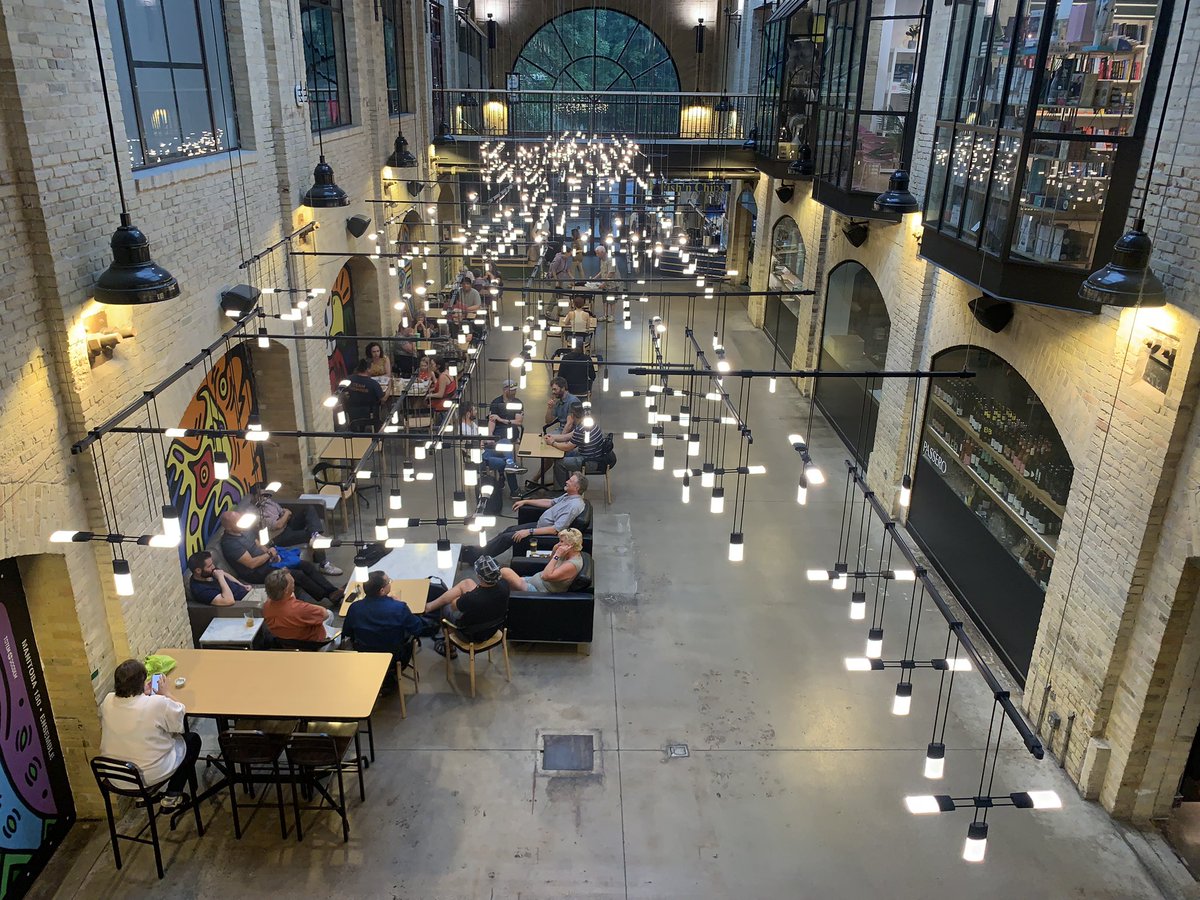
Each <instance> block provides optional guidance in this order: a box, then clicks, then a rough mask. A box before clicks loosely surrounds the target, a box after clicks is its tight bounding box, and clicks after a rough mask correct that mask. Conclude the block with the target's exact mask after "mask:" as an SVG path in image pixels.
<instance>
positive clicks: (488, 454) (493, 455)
mask: <svg viewBox="0 0 1200 900" xmlns="http://www.w3.org/2000/svg"><path fill="white" fill-rule="evenodd" d="M483 464H484V465H485V466H487V467H488V468H489V469H492V470H493V471H495V473H496V474H497V475H500V474H501V473H503V472H504V468H505V466H515V465H516V464H517V463H516V458H515V457H514V456H513V455H512V453H501V452H500V451H499V450H493V449H487V450H484V451H483ZM506 479H507V481H508V491H509V494H510V495H515V494H516V493H517V491H519V490H520V489H521V486H520V485H519V484H518V483H517V476H516V475H508V476H506Z"/></svg>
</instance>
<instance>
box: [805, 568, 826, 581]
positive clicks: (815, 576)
mask: <svg viewBox="0 0 1200 900" xmlns="http://www.w3.org/2000/svg"><path fill="white" fill-rule="evenodd" d="M804 575H805V577H806V578H807V579H808V580H809V581H828V580H829V570H828V569H806V570H805V572H804Z"/></svg>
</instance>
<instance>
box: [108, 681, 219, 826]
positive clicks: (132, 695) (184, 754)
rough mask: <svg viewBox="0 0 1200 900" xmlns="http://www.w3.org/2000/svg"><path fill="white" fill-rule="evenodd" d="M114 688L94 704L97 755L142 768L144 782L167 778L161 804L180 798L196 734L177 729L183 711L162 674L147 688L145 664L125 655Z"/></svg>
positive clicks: (191, 767)
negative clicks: (97, 706) (155, 687)
mask: <svg viewBox="0 0 1200 900" xmlns="http://www.w3.org/2000/svg"><path fill="white" fill-rule="evenodd" d="M113 680H114V684H113V687H114V689H115V690H114V691H113V693H111V694H109V695H108V696H107V697H105V698H104V700H103V702H102V703H101V704H100V721H101V726H102V731H101V736H100V755H101V756H110V757H112V758H114V759H119V760H123V761H125V762H131V763H133V764H134V765H135V766H137V767H138V768H139V769H140V770H141V772H142V781H143V782H145V784H146V786H147V787H150V786H152V785H157V784H161V783H162V782H163V781H166V782H167V791H166V794H165V796H164V797H163V799H162V807H163V809H174V808H175V807H177V806H179V805H180V804H181V803H182V802H183V786H184V784H187V783H191V784H192V785H195V782H196V759H197V758H198V757H199V756H200V735H198V734H194V733H193V732H190V731H189V732H185V731H184V730H183V716H184V713H186V712H187V710H186V709H184V706H183V704H182V703H180V702H178V701H177V700H174V699H172V698H171V696H170V694H169V692H168V690H167V676H165V675H164V676H162V677H161V678H160V679H159V684H158V691H157V692H156V693H155V692H151V689H150V687H151V683H150V681H148V680H147V679H146V667H145V665H143V664H142V662H141V661H140V660H136V659H127V660H125V662H123V663H121V664H120V665H119V666H117V670H116V672H115V673H114V675H113Z"/></svg>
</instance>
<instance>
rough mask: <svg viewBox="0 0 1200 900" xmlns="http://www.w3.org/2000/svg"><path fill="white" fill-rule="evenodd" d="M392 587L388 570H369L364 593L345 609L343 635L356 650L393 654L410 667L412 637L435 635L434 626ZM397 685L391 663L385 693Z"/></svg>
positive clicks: (386, 678)
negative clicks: (392, 591)
mask: <svg viewBox="0 0 1200 900" xmlns="http://www.w3.org/2000/svg"><path fill="white" fill-rule="evenodd" d="M391 586H392V581H391V579H390V578H388V576H387V573H386V572H379V571H375V572H372V573H370V575H368V576H367V580H366V583H365V584H364V585H363V592H364V594H365V596H364V597H363V598H362V599H361V600H356V601H355V602H354V603H351V604H350V609H349V610H347V612H346V621H345V623H344V624H343V626H342V635H343V637H346V638H349V639H350V640H351V641H353V643H354V649H355V650H365V651H367V652H371V653H390V654H392V658H393V659H396V660H399V661H400V663H401V664H402V665H405V666H407V665H408V664H409V662H410V661H411V660H412V653H411V647H412V639H413V638H415V637H422V636H424V635H427V634H432V633H433V629H431V628H430V626H429V623H428V622H427V621H426V620H425V619H422V618H420V617H419V616H416V615H413V613H412V611H411V610H409V608H408V604H407V603H405V602H404V601H403V600H397V599H395V598H394V597H390V596H389V595H388V588H390V587H391ZM397 687H398V684H397V681H396V668H395V666H392V667H391V668H389V669H388V673H387V675H386V676H385V677H384V679H383V691H382V692H383V693H385V694H390V693H391V692H392V691H394V690H396V688H397Z"/></svg>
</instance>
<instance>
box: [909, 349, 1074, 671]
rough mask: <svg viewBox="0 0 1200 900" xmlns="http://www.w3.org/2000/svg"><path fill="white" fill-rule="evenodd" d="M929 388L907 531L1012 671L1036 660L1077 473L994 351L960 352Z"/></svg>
mask: <svg viewBox="0 0 1200 900" xmlns="http://www.w3.org/2000/svg"><path fill="white" fill-rule="evenodd" d="M933 368H934V370H935V371H942V372H946V371H953V372H957V371H961V370H963V369H966V370H969V371H972V372H974V373H975V377H974V378H970V379H961V380H960V379H940V380H937V381H934V382H933V384H932V387H931V388H930V396H929V401H928V404H927V406H926V410H925V429H924V432H923V433H922V436H921V444H920V455H919V456H918V460H917V472H916V479H915V480H914V481H913V497H912V507H911V509H910V511H909V519H908V524H909V527H910V530H911V532H912V533H913V534H914V535H916V537H917V539H918V540H919V541H920V543H921V544H922V546H923V547H924V548H925V550H926V551H927V553H928V554H929V556H930V558H932V559H933V560H934V562H935V563H936V564H937V567H938V569H939V570H940V571H941V572H942V574H943V575H944V576H945V578H946V579H947V581H949V582H950V583H951V584H952V585H953V586H954V588H955V590H956V592H957V593H958V594H959V596H960V597H962V599H963V601H964V602H965V603H966V604H967V606H968V608H969V609H970V610H971V612H972V614H973V615H974V617H975V618H976V619H977V620H978V621H979V624H980V625H981V626H982V627H983V628H984V630H985V631H987V633H988V636H989V638H990V639H991V641H992V643H993V644H994V645H995V646H996V649H997V650H998V651H999V652H1000V653H1001V655H1002V656H1003V657H1004V659H1005V662H1006V663H1007V664H1008V666H1009V668H1010V669H1012V670H1013V672H1014V674H1016V675H1017V677H1019V678H1023V677H1024V675H1025V673H1026V671H1027V670H1028V668H1029V661H1030V658H1031V657H1032V654H1033V643H1034V640H1035V639H1036V638H1037V630H1038V622H1039V621H1040V619H1041V615H1042V603H1043V601H1044V599H1045V594H1046V586H1047V584H1048V583H1049V581H1050V570H1051V568H1052V567H1053V564H1054V554H1055V551H1056V550H1057V549H1058V532H1059V529H1060V528H1061V527H1062V519H1063V515H1064V514H1065V512H1066V505H1067V496H1068V494H1069V493H1070V491H1071V481H1072V479H1073V478H1074V474H1075V468H1074V466H1073V465H1072V464H1071V458H1070V456H1069V455H1068V454H1067V450H1066V447H1065V446H1064V445H1063V442H1062V438H1061V437H1059V434H1058V429H1057V428H1056V427H1055V425H1054V422H1053V420H1052V419H1051V418H1050V414H1049V413H1048V412H1047V411H1046V407H1045V406H1044V405H1043V404H1042V401H1041V400H1040V399H1039V398H1038V396H1037V394H1035V393H1034V392H1033V390H1032V389H1031V388H1030V387H1029V385H1028V384H1027V383H1026V381H1025V379H1024V378H1022V377H1021V375H1020V374H1019V373H1018V372H1017V371H1016V369H1014V368H1013V367H1012V366H1010V365H1009V364H1008V363H1007V362H1005V361H1004V360H1003V359H1001V358H1000V357H999V356H997V355H996V354H994V353H990V352H988V351H987V350H981V349H979V348H978V347H971V348H967V347H956V348H954V349H951V350H947V351H945V352H943V353H940V354H938V355H937V356H936V357H934V360H933Z"/></svg>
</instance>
